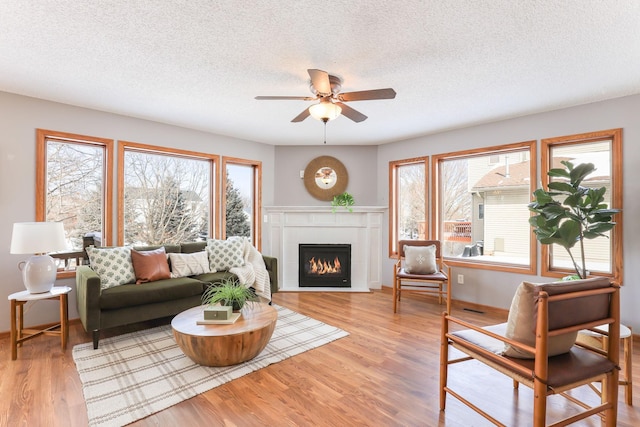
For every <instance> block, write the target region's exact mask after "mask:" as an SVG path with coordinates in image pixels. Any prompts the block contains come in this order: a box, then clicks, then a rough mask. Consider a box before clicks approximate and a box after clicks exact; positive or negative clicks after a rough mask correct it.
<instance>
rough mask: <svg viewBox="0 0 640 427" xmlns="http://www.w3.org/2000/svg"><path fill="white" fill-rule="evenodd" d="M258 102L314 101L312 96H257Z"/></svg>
mask: <svg viewBox="0 0 640 427" xmlns="http://www.w3.org/2000/svg"><path fill="white" fill-rule="evenodd" d="M255 99H258V100H261V101H262V100H300V101H313V100H314V99H316V98H314V97H312V96H256V98H255Z"/></svg>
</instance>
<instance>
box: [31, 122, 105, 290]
mask: <svg viewBox="0 0 640 427" xmlns="http://www.w3.org/2000/svg"><path fill="white" fill-rule="evenodd" d="M36 152H37V155H36V158H37V159H36V221H62V223H63V224H64V230H65V237H66V239H67V243H68V247H69V252H66V253H64V254H57V255H56V258H57V259H58V260H59V263H58V264H59V269H61V270H66V272H61V273H59V274H58V277H72V276H73V275H74V274H75V273H73V270H75V268H76V266H77V264H78V263H79V262H81V261H80V259H81V258H82V255H83V254H82V249H83V238H84V237H85V236H87V235H92V236H94V237H95V238H96V239H97V240H98V241H99V242H100V243H101V244H102V245H106V244H109V240H110V237H111V194H112V193H111V185H110V183H111V182H112V172H111V171H112V169H113V168H112V165H113V141H112V140H110V139H104V138H96V137H91V136H84V135H75V134H70V133H63V132H55V131H49V130H43V129H38V130H37V133H36Z"/></svg>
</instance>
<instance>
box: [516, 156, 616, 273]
mask: <svg viewBox="0 0 640 427" xmlns="http://www.w3.org/2000/svg"><path fill="white" fill-rule="evenodd" d="M561 163H562V164H563V165H564V168H563V169H560V168H556V169H550V170H549V172H548V173H547V175H549V176H550V177H552V178H553V177H555V178H560V180H558V181H552V182H550V183H549V185H548V191H546V190H544V189H543V188H538V189H537V190H536V191H535V192H534V193H533V196H534V201H533V202H531V203H530V204H529V205H528V206H529V210H530V211H532V212H534V213H535V214H536V215H534V216H532V217H531V218H529V223H530V224H531V226H532V227H533V232H534V233H535V235H536V238H537V239H538V240H539V241H540V243H542V244H544V245H552V244H554V243H555V244H557V245H560V246H562V247H563V248H565V249H566V251H567V252H568V253H569V256H570V257H571V262H573V267H574V268H575V270H576V273H577V277H573V276H572V277H570V278H576V279H586V278H587V275H588V272H587V266H586V260H585V255H584V239H595V238H596V237H608V236H607V235H606V234H604V233H605V232H607V231H609V230H611V229H612V228H613V227H614V226H615V225H616V223H615V222H614V221H613V218H612V217H613V215H615V214H617V213H619V212H620V209H609V208H608V205H607V204H606V203H604V194H605V192H606V191H607V189H606V187H600V188H587V187H583V186H581V185H580V184H582V181H583V180H584V179H585V178H586V177H587V176H588V175H589V174H591V173H592V172H593V171H595V170H596V168H595V166H594V165H593V163H581V164H579V165H577V166H575V167H574V166H573V163H571V162H569V161H562V162H561ZM577 243H579V244H580V261H581V262H580V264H578V261H576V260H575V258H574V256H573V254H572V253H571V248H573V247H574V246H575V245H576V244H577Z"/></svg>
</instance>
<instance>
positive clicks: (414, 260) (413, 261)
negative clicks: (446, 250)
mask: <svg viewBox="0 0 640 427" xmlns="http://www.w3.org/2000/svg"><path fill="white" fill-rule="evenodd" d="M404 256H405V258H404V271H405V272H407V273H409V274H435V273H437V272H438V264H437V263H436V247H435V245H429V246H410V245H405V247H404Z"/></svg>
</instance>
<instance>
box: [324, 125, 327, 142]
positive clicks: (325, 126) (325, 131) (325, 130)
mask: <svg viewBox="0 0 640 427" xmlns="http://www.w3.org/2000/svg"><path fill="white" fill-rule="evenodd" d="M323 121H324V143H325V144H326V143H327V121H326V120H323Z"/></svg>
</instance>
